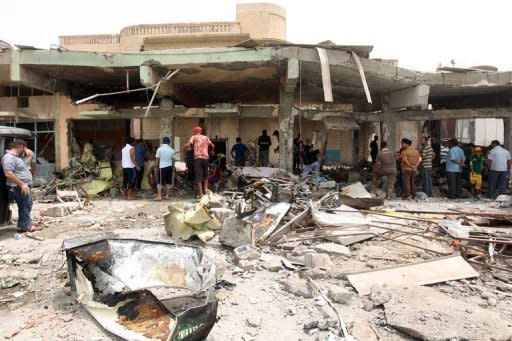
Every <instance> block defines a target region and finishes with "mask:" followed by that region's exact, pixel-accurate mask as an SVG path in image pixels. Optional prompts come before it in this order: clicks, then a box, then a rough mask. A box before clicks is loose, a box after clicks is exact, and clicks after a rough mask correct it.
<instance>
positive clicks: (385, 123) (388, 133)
mask: <svg viewBox="0 0 512 341" xmlns="http://www.w3.org/2000/svg"><path fill="white" fill-rule="evenodd" d="M380 127H381V130H382V133H381V137H380V140H381V141H386V142H387V143H388V148H389V149H391V150H395V151H396V150H397V147H398V146H397V145H396V121H394V120H393V119H391V117H389V116H388V117H383V120H382V121H381V125H380Z"/></svg>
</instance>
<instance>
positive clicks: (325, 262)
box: [304, 253, 334, 269]
mask: <svg viewBox="0 0 512 341" xmlns="http://www.w3.org/2000/svg"><path fill="white" fill-rule="evenodd" d="M304 264H305V265H306V267H307V268H322V269H328V268H331V267H332V266H333V265H334V264H333V262H332V261H331V258H330V257H329V255H328V254H326V253H306V254H305V255H304Z"/></svg>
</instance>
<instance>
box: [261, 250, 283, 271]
mask: <svg viewBox="0 0 512 341" xmlns="http://www.w3.org/2000/svg"><path fill="white" fill-rule="evenodd" d="M260 260H262V261H263V264H262V267H263V269H265V270H268V271H272V272H278V271H281V270H283V257H281V256H276V255H271V254H265V253H264V254H262V255H261V257H260Z"/></svg>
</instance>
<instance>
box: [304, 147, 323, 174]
mask: <svg viewBox="0 0 512 341" xmlns="http://www.w3.org/2000/svg"><path fill="white" fill-rule="evenodd" d="M321 155H322V153H320V150H318V149H315V150H312V151H310V152H308V153H307V154H306V156H305V158H304V170H303V172H302V176H308V175H309V173H311V172H315V173H320V162H319V161H318V158H319V157H320V156H321Z"/></svg>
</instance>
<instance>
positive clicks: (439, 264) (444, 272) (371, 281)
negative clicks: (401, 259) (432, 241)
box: [347, 255, 479, 296]
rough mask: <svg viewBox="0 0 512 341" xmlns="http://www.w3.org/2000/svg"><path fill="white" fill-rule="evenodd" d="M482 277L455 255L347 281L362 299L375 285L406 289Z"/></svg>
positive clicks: (356, 275)
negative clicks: (412, 286) (410, 286)
mask: <svg viewBox="0 0 512 341" xmlns="http://www.w3.org/2000/svg"><path fill="white" fill-rule="evenodd" d="M478 276H479V274H478V272H476V271H475V270H474V269H473V268H472V267H471V265H469V264H468V263H467V262H466V261H465V260H464V258H462V257H461V256H459V255H455V256H448V257H443V258H438V259H433V260H429V261H426V262H421V263H416V264H406V265H400V266H396V267H392V268H387V269H381V270H373V271H366V272H359V273H354V274H350V275H347V279H348V280H349V281H350V284H352V286H353V287H354V288H355V289H356V290H357V292H358V293H359V296H364V295H368V294H370V293H371V288H372V287H373V286H375V285H377V286H384V285H385V286H387V287H388V288H392V287H404V286H408V285H425V284H433V283H439V282H445V281H453V280H456V279H462V278H469V277H478Z"/></svg>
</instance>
